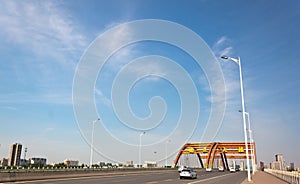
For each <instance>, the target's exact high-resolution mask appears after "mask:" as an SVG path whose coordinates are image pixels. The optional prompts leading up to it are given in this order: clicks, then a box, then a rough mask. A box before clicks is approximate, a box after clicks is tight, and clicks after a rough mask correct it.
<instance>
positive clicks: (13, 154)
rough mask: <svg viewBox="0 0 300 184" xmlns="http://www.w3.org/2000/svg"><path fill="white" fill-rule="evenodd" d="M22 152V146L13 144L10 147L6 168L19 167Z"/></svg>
mask: <svg viewBox="0 0 300 184" xmlns="http://www.w3.org/2000/svg"><path fill="white" fill-rule="evenodd" d="M21 152H22V144H19V143H15V144H12V145H11V146H10V152H9V158H8V166H19V165H20V158H21Z"/></svg>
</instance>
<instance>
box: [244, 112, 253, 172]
mask: <svg viewBox="0 0 300 184" xmlns="http://www.w3.org/2000/svg"><path fill="white" fill-rule="evenodd" d="M245 114H246V115H247V119H248V128H249V130H248V131H249V137H250V145H251V155H252V174H254V173H255V171H256V164H255V159H256V158H255V154H254V145H253V135H252V129H251V123H250V114H249V112H245Z"/></svg>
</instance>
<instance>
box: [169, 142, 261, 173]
mask: <svg viewBox="0 0 300 184" xmlns="http://www.w3.org/2000/svg"><path fill="white" fill-rule="evenodd" d="M245 146H246V144H245V143H244V142H212V143H186V144H185V145H184V146H183V147H182V148H181V149H180V151H179V152H178V154H177V156H176V158H175V160H174V164H173V166H174V167H175V166H177V164H178V161H179V159H180V157H181V156H182V155H184V154H195V155H197V157H198V160H199V162H200V165H201V167H202V168H207V167H209V168H213V165H214V164H213V163H214V160H215V159H221V160H222V164H223V167H224V169H226V170H229V165H228V159H246V158H247V157H246V151H245ZM248 155H249V159H253V162H254V163H253V165H256V163H257V161H256V148H255V143H254V142H251V143H248ZM203 160H205V163H203Z"/></svg>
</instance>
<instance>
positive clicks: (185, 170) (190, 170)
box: [182, 169, 193, 172]
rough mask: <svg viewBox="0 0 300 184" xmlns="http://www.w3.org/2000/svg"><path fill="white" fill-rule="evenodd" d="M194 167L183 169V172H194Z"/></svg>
mask: <svg viewBox="0 0 300 184" xmlns="http://www.w3.org/2000/svg"><path fill="white" fill-rule="evenodd" d="M192 171H193V170H192V169H183V170H182V172H192Z"/></svg>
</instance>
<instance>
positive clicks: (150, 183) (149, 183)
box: [147, 181, 158, 184]
mask: <svg viewBox="0 0 300 184" xmlns="http://www.w3.org/2000/svg"><path fill="white" fill-rule="evenodd" d="M147 183H148V184H152V183H158V181H150V182H147Z"/></svg>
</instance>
